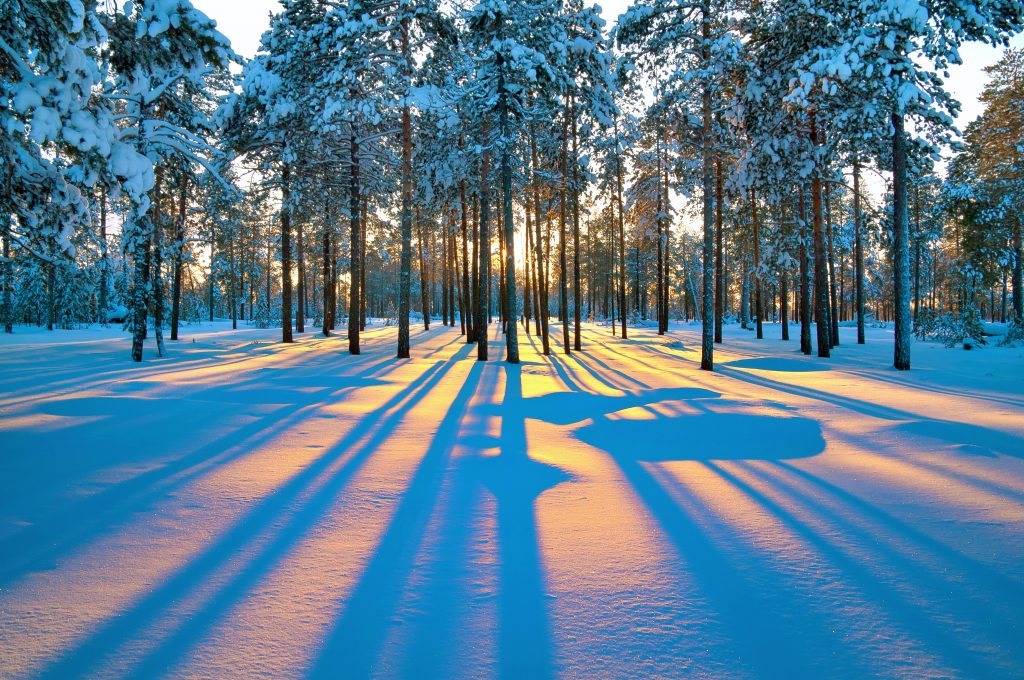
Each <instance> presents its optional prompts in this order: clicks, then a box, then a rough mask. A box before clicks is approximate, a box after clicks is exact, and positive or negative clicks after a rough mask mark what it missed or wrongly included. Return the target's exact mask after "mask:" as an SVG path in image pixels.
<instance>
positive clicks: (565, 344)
mask: <svg viewBox="0 0 1024 680" xmlns="http://www.w3.org/2000/svg"><path fill="white" fill-rule="evenodd" d="M568 132H569V105H568V103H566V104H565V105H564V106H563V109H562V151H561V163H560V165H561V174H562V186H561V195H560V197H559V208H558V210H559V215H558V266H559V276H558V314H559V316H560V317H561V319H562V349H563V351H564V352H565V353H566V354H571V353H572V349H571V348H570V346H569V309H568V307H569V288H568V284H569V282H568V278H567V275H568V263H567V262H566V255H565V245H566V243H565V240H566V231H565V222H566V200H567V199H568V185H569V163H568V158H567V156H568V143H569V140H568V137H569V134H568Z"/></svg>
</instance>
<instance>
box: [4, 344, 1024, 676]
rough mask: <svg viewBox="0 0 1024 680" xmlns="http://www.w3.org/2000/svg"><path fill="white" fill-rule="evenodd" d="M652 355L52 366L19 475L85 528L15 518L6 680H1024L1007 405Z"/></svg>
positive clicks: (784, 368)
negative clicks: (1013, 641)
mask: <svg viewBox="0 0 1024 680" xmlns="http://www.w3.org/2000/svg"><path fill="white" fill-rule="evenodd" d="M257 333H260V332H253V335H254V337H255V335H256V334H257ZM632 333H633V335H634V338H633V339H631V340H630V341H629V342H622V341H620V340H616V339H613V338H611V337H610V336H609V335H608V332H607V329H605V328H597V327H588V328H587V329H586V331H585V333H584V342H585V344H586V347H587V351H586V353H583V354H578V355H577V354H574V355H572V356H570V357H566V356H564V355H563V354H561V353H560V351H561V347H560V345H559V344H558V343H557V342H555V343H554V344H553V347H552V356H550V357H544V356H542V355H540V353H539V352H538V351H537V350H538V349H539V342H537V341H536V340H534V339H532V338H526V337H524V338H523V343H522V347H523V360H524V362H523V364H521V365H520V366H518V367H511V366H508V365H505V364H504V363H500V362H489V363H486V364H483V363H478V362H476V361H474V358H475V357H474V348H472V347H471V346H467V345H466V344H465V343H464V342H462V341H461V340H460V339H459V338H458V337H457V334H456V333H454V332H452V331H450V330H446V329H442V328H438V327H435V328H433V329H432V330H431V331H430V332H428V333H424V332H422V331H421V330H416V331H415V332H414V335H413V347H414V351H413V359H412V360H410V361H398V362H396V361H394V360H393V359H392V358H391V357H392V350H393V342H394V329H393V328H387V329H383V328H373V329H371V330H370V332H368V333H367V335H366V336H365V351H364V354H363V355H362V356H361V357H359V358H353V357H349V356H348V355H347V354H346V353H345V352H344V351H343V348H344V342H345V340H344V338H339V337H334V338H326V339H325V338H322V337H319V336H312V335H306V336H304V337H302V338H301V339H300V340H299V341H298V342H297V343H296V344H295V345H293V346H283V345H278V344H269V343H266V344H252V341H251V339H239V337H237V336H230V335H224V336H218V335H215V334H214V335H209V336H205V337H204V336H197V342H196V343H195V344H194V345H193V344H192V343H186V344H181V345H177V346H175V351H176V356H175V358H174V360H173V361H168V362H163V363H155V362H154V363H148V364H143V366H142V367H141V368H137V369H132V370H131V371H124V370H123V368H122V367H120V366H119V365H118V364H116V363H114V362H111V363H110V364H107V365H108V366H109V368H103V369H102V370H98V371H97V372H95V374H93V375H89V374H83V375H72V374H71V373H70V372H68V371H67V369H65V368H60V367H59V366H60V365H61V363H62V362H56V363H54V368H53V369H52V371H53V373H52V377H47V376H46V375H44V376H43V377H42V378H36V379H44V380H51V384H52V385H53V388H52V391H51V392H50V393H49V394H48V395H47V398H46V399H45V400H42V401H40V400H37V399H35V400H34V399H33V398H31V397H30V396H29V395H28V393H27V391H26V390H27V383H26V384H25V385H22V386H21V387H18V386H17V385H15V386H14V387H13V388H12V389H11V390H10V391H9V393H8V395H7V396H5V398H4V400H3V401H2V402H0V408H2V409H3V415H4V420H3V421H2V424H0V430H2V432H0V435H2V436H3V437H4V438H5V440H6V441H8V442H11V445H13V452H14V453H13V455H17V456H24V455H26V451H27V450H28V448H27V447H29V446H30V444H29V443H30V442H31V446H32V447H33V448H34V449H35V450H37V451H39V452H45V454H40V455H46V456H49V457H50V458H49V460H50V463H49V465H50V466H51V469H52V470H55V471H57V472H56V473H59V474H60V475H63V477H62V479H64V480H65V481H63V482H62V483H61V484H60V485H53V486H45V485H43V486H39V484H40V482H39V481H38V479H39V475H42V474H47V472H46V471H39V472H33V473H32V474H34V475H36V477H32V476H31V475H30V476H28V477H26V483H27V484H31V485H36V486H38V487H39V489H40V491H38V492H36V493H37V494H39V495H41V498H40V500H39V502H40V503H44V502H56V500H59V501H60V503H61V504H62V505H63V506H64V507H66V508H67V509H66V510H65V511H64V512H63V514H60V515H59V516H56V517H49V516H47V515H45V514H43V513H42V512H41V511H40V510H38V509H37V507H36V506H35V505H33V503H34V502H35V501H34V500H33V499H26V498H22V497H18V498H16V499H15V500H17V502H18V503H19V504H20V505H19V507H23V508H24V509H23V510H21V511H20V512H21V513H22V514H21V515H16V514H13V513H12V511H7V512H5V513H4V515H3V520H4V523H3V524H2V525H0V527H2V533H0V541H5V543H4V545H6V546H8V547H14V548H17V550H9V551H7V552H6V553H5V555H8V556H9V557H7V558H5V560H6V561H7V564H6V565H5V566H4V569H3V570H2V571H0V585H2V589H0V632H2V637H0V645H2V650H3V652H4V654H3V659H4V673H5V674H10V675H12V676H15V677H18V676H24V675H35V674H46V673H50V674H53V675H58V676H59V675H68V674H93V675H99V676H107V677H109V676H115V675H135V676H137V677H148V676H151V675H154V674H158V671H166V672H172V673H177V674H183V675H193V676H209V677H216V676H224V675H233V674H266V675H271V676H274V677H298V676H304V675H307V674H308V675H311V676H332V675H337V674H338V673H342V674H344V673H349V674H352V675H355V676H362V675H370V674H373V673H380V674H385V675H409V674H413V673H420V674H423V675H433V676H456V675H464V676H469V677H482V676H490V675H497V674H501V673H502V672H504V673H506V674H508V675H514V676H517V677H535V676H540V675H544V674H545V673H546V672H548V671H550V669H551V668H552V667H554V666H557V667H558V668H561V669H563V672H564V673H566V674H568V675H584V674H586V671H587V669H593V668H604V669H607V672H608V674H609V676H616V677H626V676H629V675H630V674H631V673H632V674H635V673H636V672H637V669H638V668H639V669H643V672H645V673H649V674H652V675H660V676H671V675H673V674H678V673H679V672H685V673H687V674H692V675H695V676H701V675H702V676H707V677H718V676H721V675H728V674H729V672H728V671H729V667H727V666H723V663H725V662H724V661H723V660H732V661H731V662H730V663H735V664H740V666H735V667H733V669H734V670H735V668H736V667H744V668H760V669H761V670H765V669H771V668H777V667H776V666H772V665H771V664H772V663H782V661H780V659H782V658H783V656H782V655H790V656H788V657H785V658H790V659H791V658H793V657H792V656H791V655H792V654H798V655H799V654H803V655H805V656H806V661H807V664H808V666H807V668H817V666H815V665H814V664H817V663H819V661H820V662H821V663H824V662H825V661H826V660H828V659H832V658H833V657H832V656H830V655H826V656H823V657H817V656H815V654H817V653H818V652H815V651H814V650H819V651H820V650H827V649H833V650H836V651H835V654H839V655H840V657H841V660H845V662H848V663H850V664H852V666H850V667H856V668H859V669H861V670H864V671H865V672H868V673H870V671H871V670H872V669H875V670H878V669H886V668H893V667H896V666H898V667H900V668H902V669H905V670H906V672H907V673H908V674H911V675H915V674H921V675H943V674H945V673H947V672H948V671H949V669H950V668H953V667H955V664H956V663H957V661H956V658H952V660H951V654H952V653H954V652H955V653H956V654H962V655H966V657H965V658H970V659H976V657H975V656H973V655H975V654H976V652H975V651H974V650H976V649H978V648H980V646H982V645H987V647H985V648H986V649H988V650H990V651H989V652H986V654H987V656H983V657H977V658H980V659H981V660H980V661H977V663H981V664H986V663H988V664H994V665H992V668H1002V667H1005V664H1007V663H1009V664H1011V665H1012V659H1010V660H1007V659H1008V658H1009V657H1006V654H1010V653H1011V652H1010V651H1009V650H1004V648H1001V647H999V644H1001V642H1002V641H1005V638H1006V635H1007V632H1006V631H1005V630H1003V627H1001V626H989V625H988V624H986V623H985V621H994V622H998V621H1004V620H1008V619H1007V617H1012V616H1013V614H1012V603H1013V599H1012V597H1007V596H1005V592H1010V593H1012V592H1014V591H1013V588H1018V589H1019V587H1020V584H1019V583H1017V582H1016V581H1015V578H1016V577H1015V576H1013V573H1014V572H1012V567H1010V566H1007V565H1006V564H1004V563H1002V562H1000V561H999V560H998V559H997V558H995V557H994V554H995V553H994V552H993V547H994V546H996V545H1002V546H1005V545H1007V544H1010V545H1011V546H1019V545H1020V543H1021V538H1020V536H1021V532H1018V531H1016V529H1015V528H1019V527H1021V526H1024V503H1022V501H1021V492H1022V490H1024V480H1022V479H1021V476H1020V474H1019V467H1015V466H1017V464H1018V463H1019V458H1016V457H1014V456H1015V453H1016V452H1015V451H1014V450H1013V446H1014V445H1015V443H1019V441H1020V439H1019V437H1020V436H1021V434H1024V433H1022V432H1021V427H1022V425H1021V421H1020V419H1019V410H1018V408H1017V407H1015V406H1013V405H1011V404H1001V405H999V406H998V407H997V408H987V409H986V408H984V406H985V405H987V404H992V403H997V402H994V401H992V400H998V399H1003V400H1007V399H1008V400H1011V401H1012V400H1013V399H1017V397H1013V396H1005V395H1004V396H999V395H998V394H997V393H996V391H994V390H993V391H990V392H984V391H979V392H978V393H977V394H973V395H971V394H962V393H959V392H958V391H957V390H956V389H954V388H953V387H942V386H941V385H935V386H934V387H933V388H932V389H931V390H930V391H928V393H927V394H925V390H923V389H922V388H921V387H920V386H919V385H916V384H914V383H913V382H911V381H909V380H906V379H903V378H900V379H899V380H901V381H902V382H897V379H896V378H893V377H892V375H891V374H889V373H886V372H884V371H877V370H875V369H874V368H873V367H872V366H871V365H870V356H872V355H867V357H868V358H865V359H863V360H862V361H861V363H860V364H857V363H855V362H850V363H849V364H843V363H840V362H838V361H837V362H835V363H833V364H832V365H831V366H824V367H823V366H822V365H821V364H820V363H819V362H816V361H815V360H804V359H802V358H799V357H795V358H794V357H792V355H790V354H783V353H782V352H779V353H778V354H777V355H774V356H773V357H770V358H767V359H766V358H763V357H760V358H759V357H756V356H754V355H753V354H752V353H751V352H748V351H747V349H746V348H748V347H749V344H743V343H737V345H738V346H737V348H736V349H735V350H732V349H730V348H724V349H723V350H721V351H720V352H719V361H720V369H721V370H720V372H718V373H716V374H713V375H712V374H707V373H704V372H701V371H699V370H697V369H696V367H695V366H694V365H693V362H692V361H690V359H691V358H692V357H693V349H694V348H693V346H692V344H690V340H692V338H693V337H694V336H693V335H692V334H687V335H684V336H683V337H684V338H685V340H682V341H681V340H679V339H678V336H677V338H676V339H673V338H658V337H657V336H656V335H654V334H653V333H651V332H647V331H632ZM260 337H263V336H260ZM557 337H558V334H557V333H556V334H555V338H556V339H557ZM493 343H494V344H493V345H492V348H495V349H497V348H500V343H501V336H500V335H498V334H497V333H496V334H495V335H494V337H493ZM25 351H28V350H25ZM33 351H38V350H33ZM47 351H50V350H47ZM10 357H11V359H10V360H19V358H18V355H17V352H14V351H12V353H11V355H10ZM0 360H2V357H0ZM101 365H103V364H102V362H101ZM47 370H50V369H47ZM115 370H117V371H122V372H121V373H119V374H116V376H117V377H116V378H115V379H110V378H108V377H105V376H104V374H103V371H115ZM19 390H21V391H19ZM987 400H988V401H987ZM126 428H138V429H136V430H132V431H133V432H135V433H136V436H135V438H133V439H129V438H126V437H125V436H124V433H125V431H126ZM98 452H106V453H103V454H102V455H100V454H99V453H98ZM6 455H12V454H11V453H7V454H6ZM87 455H89V456H93V457H97V456H99V457H98V458H97V459H96V461H95V462H90V461H89V460H88V459H87V458H85V456H87ZM26 460H30V459H26ZM24 465H29V463H24ZM26 469H32V468H26ZM56 473H53V474H56ZM54 499H56V500H54ZM11 502H12V503H13V502H14V501H11ZM11 507H12V508H13V507H14V506H13V505H12V506H11ZM934 508H941V509H942V516H943V517H945V518H947V520H946V521H944V522H937V521H935V520H933V519H923V520H922V519H915V517H925V518H928V517H930V516H929V515H928V512H929V511H930V509H934ZM1007 570H1010V571H1007ZM1005 588H1009V589H1010V590H1008V591H1006V590H1004V589H1005ZM780 593H784V594H785V595H781V594H780ZM936 593H940V594H941V597H938V598H937V597H936ZM964 603H981V605H982V606H984V607H985V608H986V611H987V612H990V613H989V615H988V616H989V618H986V619H984V620H981V619H979V620H969V619H965V618H964V617H963V612H964V607H966V606H967V605H966V604H964ZM971 606H973V604H972V605H971ZM922 607H923V608H926V610H927V612H928V617H929V618H928V621H931V620H934V621H937V622H938V623H936V624H935V626H934V627H933V626H932V624H930V623H922V622H921V620H919V619H918V618H915V617H917V616H918V614H917V612H918V611H919V610H920V609H921V608H922ZM947 629H948V630H950V631H955V637H954V633H950V634H948V635H947V634H946V633H944V632H943V631H944V630H947ZM792 630H800V631H801V632H802V634H803V635H806V638H807V640H808V641H809V642H808V645H809V646H808V647H806V648H800V649H796V650H793V649H788V648H787V644H790V643H789V642H787V639H788V638H787V636H788V635H789V631H792ZM957 640H963V641H965V642H963V643H962V647H963V648H962V649H961V648H960V647H957V645H960V644H961V643H960V642H957ZM830 645H833V647H830ZM950 645H952V647H950ZM774 648H778V651H772V650H773V649H774ZM950 649H953V650H954V652H950ZM524 650H527V651H526V652H524ZM991 650H996V651H994V652H993V651H991ZM999 650H1004V651H999ZM773 654H778V655H780V656H779V657H778V658H776V657H775V656H773ZM829 654H831V653H829ZM826 657H827V658H826ZM413 659H415V660H416V661H415V662H413V661H412V660H413ZM773 659H775V661H773ZM986 659H987V661H986ZM638 664H639V665H638ZM998 664H1003V665H1002V666H1000V665H998ZM982 667H987V666H982ZM681 669H682V670H681Z"/></svg>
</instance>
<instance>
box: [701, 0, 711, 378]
mask: <svg viewBox="0 0 1024 680" xmlns="http://www.w3.org/2000/svg"><path fill="white" fill-rule="evenodd" d="M701 39H702V40H701V48H700V50H701V62H702V63H703V64H704V65H705V66H708V65H710V64H711V3H710V2H708V1H707V0H705V1H704V2H702V3H701ZM712 123H713V120H712V108H711V86H710V83H705V84H704V91H703V93H702V95H701V127H702V130H701V136H702V139H701V146H702V149H701V151H702V155H703V165H704V168H703V170H704V172H703V175H704V176H703V190H704V205H703V210H704V246H703V250H702V255H703V258H704V259H703V262H702V269H703V279H702V288H703V300H702V301H701V306H702V308H703V309H702V318H701V348H700V367H701V369H702V370H705V371H711V370H714V368H715V359H714V357H715V309H714V306H715V300H714V295H715V291H714V287H715V286H714V283H715V282H714V275H715V272H714V261H713V258H714V250H715V205H714V204H715V200H714V194H713V192H714V162H713V158H712V148H711V145H712V141H713V139H712V127H711V126H712Z"/></svg>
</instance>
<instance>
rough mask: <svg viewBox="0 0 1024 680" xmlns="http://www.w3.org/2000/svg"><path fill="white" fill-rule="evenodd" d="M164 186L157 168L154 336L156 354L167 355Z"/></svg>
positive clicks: (154, 217)
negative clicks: (162, 207) (162, 198)
mask: <svg viewBox="0 0 1024 680" xmlns="http://www.w3.org/2000/svg"><path fill="white" fill-rule="evenodd" d="M162 186H163V168H161V167H160V166H157V168H156V184H155V186H154V187H153V193H154V195H155V198H154V199H153V335H155V336H156V353H157V356H159V357H164V356H166V355H167V350H166V347H165V346H164V281H163V264H164V249H163V215H162V214H161V213H160V199H161V193H162Z"/></svg>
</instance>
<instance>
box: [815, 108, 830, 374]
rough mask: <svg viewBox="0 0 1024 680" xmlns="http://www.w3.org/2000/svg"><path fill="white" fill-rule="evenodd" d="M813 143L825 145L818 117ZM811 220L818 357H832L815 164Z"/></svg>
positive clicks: (818, 174) (821, 211) (821, 210)
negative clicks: (820, 134)
mask: <svg viewBox="0 0 1024 680" xmlns="http://www.w3.org/2000/svg"><path fill="white" fill-rule="evenodd" d="M811 144H813V145H814V147H815V148H817V147H819V146H820V145H821V139H820V136H819V131H818V121H817V116H816V115H815V114H814V113H812V114H811ZM811 219H812V222H813V239H814V320H815V322H816V330H817V341H818V356H819V357H823V358H828V356H829V355H830V349H831V347H832V338H831V333H830V329H829V322H828V317H829V313H828V271H827V267H828V265H827V263H826V260H825V221H824V202H823V200H822V187H821V167H820V166H819V165H818V163H817V162H815V170H814V175H813V176H812V177H811Z"/></svg>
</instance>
